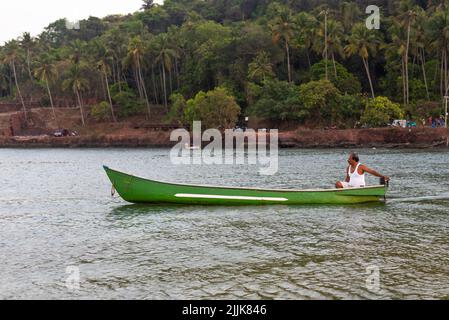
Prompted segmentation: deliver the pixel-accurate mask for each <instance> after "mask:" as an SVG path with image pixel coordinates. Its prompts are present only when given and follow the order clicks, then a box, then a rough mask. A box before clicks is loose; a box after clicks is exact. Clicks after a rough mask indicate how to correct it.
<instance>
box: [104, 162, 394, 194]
mask: <svg viewBox="0 0 449 320" xmlns="http://www.w3.org/2000/svg"><path fill="white" fill-rule="evenodd" d="M103 168H104V169H105V170H106V172H107V171H108V170H109V171H112V172H116V173H118V174H123V175H126V176H129V177H132V178H136V179H140V180H144V181H148V182H152V183H161V184H166V185H171V186H177V187H194V188H195V187H198V188H210V189H225V190H241V191H245V190H247V191H266V192H287V193H293V192H295V193H297V192H339V193H344V192H345V191H357V190H374V189H387V186H384V185H377V186H367V187H360V188H346V189H335V188H334V189H302V190H298V189H262V188H251V187H231V186H213V185H194V184H184V183H174V182H168V181H162V180H151V179H147V178H142V177H139V176H135V175H132V174H129V173H125V172H121V171H118V170H114V169H111V168H109V167H107V166H103Z"/></svg>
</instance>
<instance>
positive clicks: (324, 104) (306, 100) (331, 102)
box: [299, 80, 341, 124]
mask: <svg viewBox="0 0 449 320" xmlns="http://www.w3.org/2000/svg"><path fill="white" fill-rule="evenodd" d="M299 93H300V96H301V103H302V106H303V108H304V110H305V112H306V114H307V118H308V119H310V120H312V122H314V123H317V122H319V121H320V120H321V119H325V120H327V121H330V122H331V123H333V124H334V123H335V122H336V121H337V120H338V119H339V118H340V117H341V115H340V114H339V99H340V97H341V95H340V91H339V90H338V89H337V88H336V87H335V86H334V85H333V84H332V83H331V82H330V81H328V80H319V81H311V82H309V83H306V84H303V85H301V86H300V87H299Z"/></svg>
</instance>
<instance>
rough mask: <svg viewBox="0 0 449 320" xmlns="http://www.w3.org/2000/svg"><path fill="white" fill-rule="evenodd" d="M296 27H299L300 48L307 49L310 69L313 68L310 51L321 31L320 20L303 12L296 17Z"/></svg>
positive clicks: (298, 41)
mask: <svg viewBox="0 0 449 320" xmlns="http://www.w3.org/2000/svg"><path fill="white" fill-rule="evenodd" d="M295 25H296V27H297V43H298V45H299V46H300V47H303V48H305V50H306V55H307V61H308V64H309V68H310V67H311V66H312V64H311V62H310V53H309V51H310V49H311V48H312V47H313V45H314V39H315V38H316V34H317V30H318V29H319V22H318V20H317V19H316V18H315V17H314V16H313V15H311V14H309V13H307V12H301V13H299V14H298V15H297V16H296V21H295Z"/></svg>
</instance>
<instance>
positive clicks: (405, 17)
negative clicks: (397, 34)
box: [398, 0, 417, 105]
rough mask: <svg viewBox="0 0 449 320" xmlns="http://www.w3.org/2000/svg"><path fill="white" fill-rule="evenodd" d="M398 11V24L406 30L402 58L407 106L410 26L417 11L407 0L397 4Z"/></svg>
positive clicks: (407, 102)
mask: <svg viewBox="0 0 449 320" xmlns="http://www.w3.org/2000/svg"><path fill="white" fill-rule="evenodd" d="M399 11H400V12H402V13H401V14H400V15H399V16H398V20H399V23H400V24H401V25H402V26H403V27H404V28H406V30H407V44H406V48H405V58H404V63H405V65H404V69H405V74H404V76H405V93H406V99H405V100H406V101H405V104H406V105H408V104H409V102H410V101H409V100H410V92H409V91H410V85H409V70H408V60H409V52H410V34H411V28H412V24H413V23H414V22H415V21H416V18H417V9H416V8H415V7H414V3H412V2H410V1H409V0H402V1H400V3H399Z"/></svg>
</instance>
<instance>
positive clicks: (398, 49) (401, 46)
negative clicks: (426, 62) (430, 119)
mask: <svg viewBox="0 0 449 320" xmlns="http://www.w3.org/2000/svg"><path fill="white" fill-rule="evenodd" d="M388 33H389V34H390V35H391V41H390V42H388V43H387V44H385V45H384V47H385V49H386V53H385V56H386V58H387V60H390V61H391V60H393V61H394V60H395V59H396V58H397V57H400V59H401V78H402V94H403V98H404V106H406V105H407V80H406V71H405V68H406V65H407V64H406V60H407V34H406V31H405V30H404V28H402V26H401V25H400V24H399V23H398V22H395V21H393V24H392V26H391V27H390V28H389V29H388Z"/></svg>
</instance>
